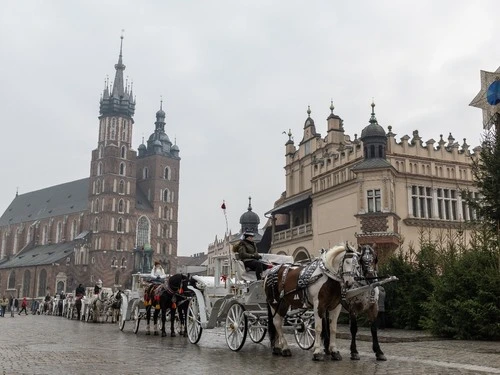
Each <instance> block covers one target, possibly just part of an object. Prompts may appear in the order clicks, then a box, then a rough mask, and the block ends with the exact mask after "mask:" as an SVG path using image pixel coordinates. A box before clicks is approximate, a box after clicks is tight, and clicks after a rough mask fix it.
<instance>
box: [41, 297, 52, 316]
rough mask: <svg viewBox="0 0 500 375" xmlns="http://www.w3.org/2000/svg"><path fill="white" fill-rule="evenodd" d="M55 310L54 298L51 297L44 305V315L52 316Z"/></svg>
mask: <svg viewBox="0 0 500 375" xmlns="http://www.w3.org/2000/svg"><path fill="white" fill-rule="evenodd" d="M53 310H54V298H53V297H50V299H49V300H48V301H44V303H43V314H45V315H52V311H53Z"/></svg>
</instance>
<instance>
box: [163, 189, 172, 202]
mask: <svg viewBox="0 0 500 375" xmlns="http://www.w3.org/2000/svg"><path fill="white" fill-rule="evenodd" d="M169 199H170V192H169V191H168V189H165V190H164V191H163V201H164V202H168V201H169Z"/></svg>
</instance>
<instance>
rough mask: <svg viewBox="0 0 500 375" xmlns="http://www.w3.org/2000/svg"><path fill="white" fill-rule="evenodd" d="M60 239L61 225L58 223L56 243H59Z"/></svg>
mask: <svg viewBox="0 0 500 375" xmlns="http://www.w3.org/2000/svg"><path fill="white" fill-rule="evenodd" d="M61 239H62V223H61V222H60V221H58V222H57V227H56V243H59V242H61Z"/></svg>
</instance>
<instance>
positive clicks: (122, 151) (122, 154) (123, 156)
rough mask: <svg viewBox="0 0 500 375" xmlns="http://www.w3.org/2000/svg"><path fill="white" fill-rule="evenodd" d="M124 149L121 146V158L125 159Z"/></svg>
mask: <svg viewBox="0 0 500 375" xmlns="http://www.w3.org/2000/svg"><path fill="white" fill-rule="evenodd" d="M126 151H127V149H126V147H125V146H122V150H121V157H122V159H125V156H126Z"/></svg>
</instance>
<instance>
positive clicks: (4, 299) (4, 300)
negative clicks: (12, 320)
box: [0, 296, 9, 318]
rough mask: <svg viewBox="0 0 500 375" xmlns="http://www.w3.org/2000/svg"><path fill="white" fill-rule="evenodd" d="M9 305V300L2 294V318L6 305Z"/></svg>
mask: <svg viewBox="0 0 500 375" xmlns="http://www.w3.org/2000/svg"><path fill="white" fill-rule="evenodd" d="M8 305H9V300H8V298H7V297H5V296H3V297H2V299H1V300H0V316H1V317H2V318H4V317H5V310H7V306H8Z"/></svg>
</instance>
